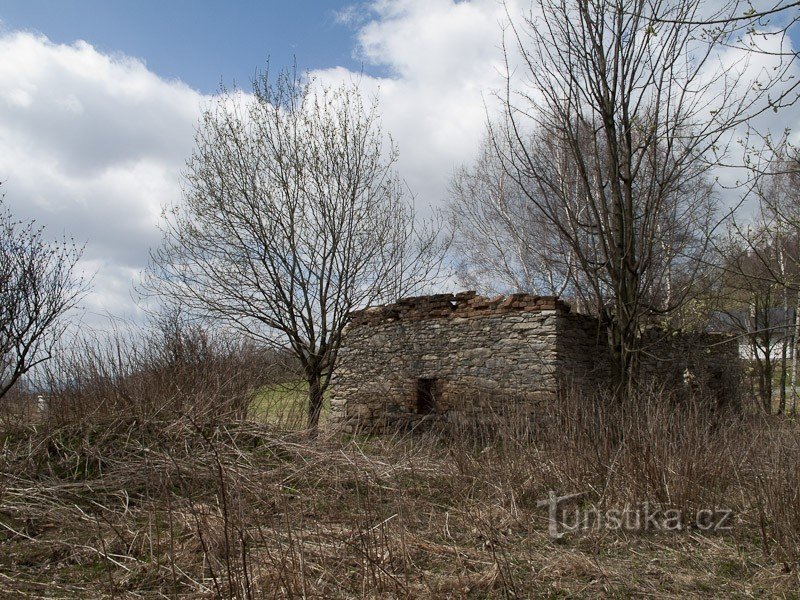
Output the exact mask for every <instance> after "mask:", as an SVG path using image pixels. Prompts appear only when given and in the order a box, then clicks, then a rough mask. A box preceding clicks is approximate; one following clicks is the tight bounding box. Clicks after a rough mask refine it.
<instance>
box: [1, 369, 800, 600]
mask: <svg viewBox="0 0 800 600" xmlns="http://www.w3.org/2000/svg"><path fill="white" fill-rule="evenodd" d="M302 392H303V390H302V386H287V385H281V386H270V387H269V388H264V389H262V390H261V391H260V393H259V395H258V399H257V401H258V402H259V404H258V406H257V407H256V409H255V410H253V411H252V413H253V416H254V417H255V418H254V419H251V420H249V421H229V422H228V421H226V422H220V421H213V422H208V423H198V422H197V421H196V420H193V419H187V418H182V417H174V418H170V419H161V420H158V419H151V420H142V419H140V418H136V417H135V416H132V415H126V414H119V413H115V414H107V415H105V416H102V417H100V416H96V415H94V414H93V415H92V418H91V419H83V420H81V421H79V422H74V423H59V424H48V423H47V422H42V423H40V424H36V425H31V424H27V425H26V424H24V423H19V422H17V423H16V426H15V424H14V423H10V424H9V426H8V427H7V429H6V430H5V431H3V432H2V433H0V598H4V599H5V598H12V599H13V598H91V599H94V598H109V597H111V598H126V599H127V598H131V599H133V598H242V599H247V600H250V599H262V598H263V599H268V598H269V599H272V598H341V599H349V598H369V599H377V598H454V599H476V600H478V599H483V598H503V599H509V598H598V597H612V598H647V597H652V598H675V599H678V598H709V597H726V598H761V597H764V598H766V597H769V598H773V597H777V598H798V597H800V595H799V594H798V590H799V589H800V577H798V567H799V566H800V493H799V492H798V490H800V462H799V461H798V456H800V426H798V423H796V422H794V421H793V420H789V419H781V418H778V417H773V418H765V417H763V416H758V415H727V416H722V417H721V416H720V415H719V414H718V413H707V412H703V410H701V409H697V410H695V409H693V408H692V407H691V406H689V407H674V408H670V406H669V405H667V404H666V403H664V402H663V399H658V398H655V399H645V400H643V401H642V403H641V404H636V405H634V406H630V407H625V406H618V405H616V404H612V405H608V406H605V405H598V406H595V407H592V410H587V405H586V404H581V402H582V401H581V400H580V399H575V400H574V401H572V400H569V399H565V400H564V403H563V404H562V403H554V404H552V405H548V408H549V409H551V412H550V413H548V414H544V415H542V418H541V420H539V421H538V422H537V423H536V427H535V428H534V429H531V427H530V425H531V423H530V421H528V420H519V421H514V420H508V419H505V418H504V419H502V420H498V421H496V422H494V423H490V424H489V425H488V426H487V427H483V426H481V427H476V426H474V425H469V424H463V425H458V426H454V428H452V429H442V430H433V429H432V430H429V431H427V432H424V433H421V432H397V433H395V434H393V435H385V436H366V435H363V436H362V435H359V436H341V435H336V434H335V432H332V431H322V432H321V433H320V434H319V435H317V436H308V435H306V434H305V433H304V432H301V431H293V430H290V429H291V428H289V427H285V426H284V424H285V423H286V422H290V421H291V420H292V419H293V418H300V417H303V416H304V415H303V414H302V411H301V410H300V408H301V407H302V406H304V397H303V393H302ZM159 414H160V413H159ZM715 419H716V420H715ZM276 423H277V425H276ZM619 424H623V425H624V430H621V429H620V428H619V427H618V426H617V425H619ZM551 491H553V492H556V493H557V494H558V495H567V494H571V493H579V494H580V496H579V498H577V499H575V500H574V501H569V502H568V503H565V504H564V509H565V510H568V512H567V513H565V514H564V515H563V516H564V520H565V521H571V519H570V518H569V514H571V513H570V512H569V511H573V510H577V509H581V510H584V511H588V510H593V509H596V510H598V511H606V512H607V511H609V510H620V509H622V508H625V507H633V508H635V509H636V508H638V507H640V505H641V503H642V502H648V503H651V505H654V506H657V507H659V508H661V509H666V508H667V507H673V508H676V509H680V510H681V514H682V515H683V516H684V517H685V520H684V521H682V522H681V527H680V529H679V530H670V531H666V530H643V529H635V528H634V529H626V528H616V529H615V528H607V527H593V528H591V529H587V530H583V531H574V532H567V533H565V535H564V536H563V537H560V538H555V537H552V536H551V535H550V531H549V521H548V516H549V515H548V509H547V507H543V506H542V505H541V504H540V502H541V501H542V500H543V499H546V498H547V497H548V495H549V493H550V492H551ZM706 509H729V510H732V511H733V513H732V514H733V518H732V521H731V522H730V525H731V527H730V529H726V530H721V531H706V530H703V529H702V528H701V527H698V526H695V525H694V524H693V522H694V521H695V517H696V516H697V515H698V514H699V512H700V511H703V510H706ZM562 531H565V530H562Z"/></svg>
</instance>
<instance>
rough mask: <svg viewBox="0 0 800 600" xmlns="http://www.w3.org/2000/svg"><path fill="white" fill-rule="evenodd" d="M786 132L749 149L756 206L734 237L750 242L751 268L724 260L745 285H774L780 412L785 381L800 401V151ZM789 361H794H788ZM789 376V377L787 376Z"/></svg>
mask: <svg viewBox="0 0 800 600" xmlns="http://www.w3.org/2000/svg"><path fill="white" fill-rule="evenodd" d="M787 137H788V136H787V134H786V133H784V135H783V136H782V137H781V138H779V139H778V140H777V141H773V140H772V139H771V138H770V137H769V136H767V137H766V138H765V143H764V146H763V147H762V148H761V149H759V151H758V152H754V153H753V154H751V160H750V161H749V162H748V169H749V170H750V171H751V172H752V177H751V181H752V185H751V186H750V188H749V190H748V194H747V195H746V198H747V197H750V198H755V201H756V212H755V214H754V216H753V217H752V218H751V219H749V220H748V223H747V224H746V225H742V224H740V223H739V222H737V220H736V219H734V220H732V226H731V233H730V236H729V237H731V238H734V239H735V240H736V241H737V243H738V244H740V245H741V246H743V247H744V248H746V250H747V254H748V256H749V261H750V262H751V263H757V264H758V268H757V269H756V268H755V267H753V266H751V267H750V268H749V270H748V272H747V273H745V272H742V270H741V269H737V268H735V265H730V264H728V265H726V269H730V270H732V271H733V276H734V278H735V277H736V276H737V275H739V274H742V275H744V276H746V279H749V280H752V281H745V283H746V287H749V288H752V287H759V288H760V289H762V290H763V289H767V288H769V289H774V290H775V291H774V292H772V295H771V301H772V303H773V304H772V306H770V307H769V309H770V310H771V311H773V312H774V313H775V314H781V315H782V318H781V319H780V321H777V320H775V319H773V321H774V322H773V323H770V328H771V329H772V330H774V331H770V335H771V336H772V338H773V339H776V340H779V341H780V343H781V347H780V349H781V359H780V373H779V375H780V388H779V392H780V404H779V412H783V411H784V410H785V409H786V388H787V383H788V385H789V388H790V390H791V393H792V404H791V412H792V413H794V412H795V411H796V405H797V369H798V367H797V362H798V357H797V339H798V337H800V336H798V333H800V314H798V313H800V311H799V310H798V308H800V152H798V149H797V148H796V147H794V146H792V145H791V144H790V143H789V142H788V139H787ZM789 361H791V366H789ZM787 380H788V381H787Z"/></svg>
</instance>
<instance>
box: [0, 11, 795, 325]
mask: <svg viewBox="0 0 800 600" xmlns="http://www.w3.org/2000/svg"><path fill="white" fill-rule="evenodd" d="M522 5H523V2H522V0H520V2H519V4H512V5H511V8H510V10H512V11H513V10H518V8H515V7H516V6H522ZM339 18H340V20H341V21H342V22H346V23H347V24H349V26H351V27H355V28H356V31H357V36H356V37H357V47H356V48H355V49H354V53H355V54H356V56H357V57H359V58H361V59H362V60H364V61H365V62H366V63H368V64H369V65H372V66H374V67H375V70H374V71H372V72H379V73H386V76H382V77H378V76H369V75H364V74H358V73H353V72H351V71H348V70H347V69H344V68H336V69H327V70H320V71H316V72H315V73H313V75H314V76H316V77H317V79H318V80H319V81H321V82H329V83H335V82H338V81H341V80H343V79H357V80H359V81H360V83H361V85H362V86H363V87H364V89H365V90H366V91H371V92H373V93H375V94H377V95H378V97H379V100H380V107H381V112H382V114H383V123H384V127H385V129H386V130H387V131H388V132H390V133H391V134H392V135H393V137H394V139H395V141H396V143H397V145H398V147H399V150H400V164H399V168H400V173H401V176H402V177H404V179H405V180H406V182H407V183H408V185H409V187H410V188H411V190H412V191H413V192H414V193H415V194H416V195H417V202H418V205H419V206H421V207H424V206H427V205H433V206H442V205H443V204H444V202H445V201H446V198H447V187H448V183H449V180H450V177H451V175H452V173H453V171H454V170H455V169H456V168H457V167H459V166H461V165H463V164H468V163H471V162H472V161H473V160H474V158H475V157H476V154H477V150H478V144H479V142H480V140H481V138H482V137H483V135H484V130H485V122H486V110H487V109H488V110H489V111H490V112H491V111H493V110H495V109H496V108H497V104H496V100H495V99H494V97H493V94H492V92H493V91H495V90H501V89H502V86H503V77H502V73H503V72H504V70H505V66H504V63H503V54H502V50H501V43H502V32H503V28H502V23H504V22H505V21H506V11H505V8H504V7H503V6H502V5H501V4H500V3H499V2H497V0H472V1H458V2H457V1H452V0H377V1H373V2H367V3H361V4H358V5H355V8H353V9H351V10H349V11H348V10H345V11H342V12H341V13H340V15H339ZM730 56H732V55H730ZM734 58H735V57H734ZM755 66H763V65H762V64H761V63H755V62H754V63H753V64H752V65H751V67H755ZM211 100H212V99H211V98H210V97H207V96H203V95H202V94H200V93H199V92H197V91H195V90H192V89H191V88H189V87H188V86H186V85H185V84H183V83H181V82H180V81H168V80H164V79H162V78H160V77H158V76H157V75H155V74H154V73H153V72H151V71H150V70H148V68H147V66H146V65H145V64H144V63H143V62H142V61H141V60H138V59H135V58H131V57H128V56H124V55H109V54H104V53H102V52H100V51H98V50H97V49H96V48H94V47H93V46H91V45H90V44H89V43H87V42H83V41H78V42H75V43H74V44H70V45H62V44H54V43H52V42H50V41H49V40H47V39H46V38H45V37H43V36H40V35H35V34H31V33H24V32H11V33H6V34H2V35H0V149H2V152H0V180H2V181H3V182H4V184H3V186H2V188H0V191H3V192H4V193H5V195H6V201H7V203H8V204H9V205H10V207H11V208H12V210H13V211H14V212H15V214H17V215H18V216H19V217H21V218H36V219H37V220H39V221H40V222H41V223H42V224H44V225H46V226H47V227H48V231H49V232H50V233H51V234H54V235H59V234H61V233H62V232H64V233H67V234H69V235H71V236H73V237H74V238H75V239H76V240H78V241H79V242H84V241H85V242H86V243H87V246H86V255H85V261H84V267H85V268H86V269H87V271H88V272H92V273H95V272H96V274H97V275H96V278H95V285H94V292H93V294H92V295H91V297H90V298H89V299H88V300H87V303H86V305H87V308H88V309H89V310H90V311H91V312H93V313H104V312H109V313H112V314H116V315H128V316H130V315H132V314H135V309H134V306H133V302H132V301H131V298H130V289H131V284H132V282H133V281H134V279H135V278H136V277H137V274H138V272H139V270H140V269H141V268H143V267H144V266H145V264H146V262H147V257H148V250H149V248H150V247H152V246H154V245H156V244H158V242H159V239H160V233H159V231H158V228H157V223H158V221H159V215H160V208H161V206H162V205H164V204H168V203H171V202H173V201H175V200H177V199H178V198H179V197H180V178H181V172H182V170H183V168H184V164H185V161H186V159H187V158H188V156H189V155H190V153H191V150H192V144H193V131H194V127H195V125H196V123H197V119H198V118H199V115H200V112H201V109H202V107H203V106H204V105H206V104H207V103H208V102H210V101H211ZM763 119H764V122H765V124H767V125H770V126H772V125H775V126H779V127H780V128H781V129H782V128H783V126H785V125H796V124H797V123H798V122H800V106H796V107H793V108H792V109H791V110H787V111H783V112H781V113H780V114H779V115H773V114H771V113H769V114H765V115H764V117H763Z"/></svg>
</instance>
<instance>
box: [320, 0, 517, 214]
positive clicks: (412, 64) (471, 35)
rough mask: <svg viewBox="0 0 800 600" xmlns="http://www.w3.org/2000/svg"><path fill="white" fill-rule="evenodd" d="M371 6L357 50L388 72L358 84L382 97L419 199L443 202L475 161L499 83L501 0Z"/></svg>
mask: <svg viewBox="0 0 800 600" xmlns="http://www.w3.org/2000/svg"><path fill="white" fill-rule="evenodd" d="M359 8H360V9H361V14H362V18H363V14H364V10H365V9H364V6H363V5H360V6H359ZM369 10H370V11H371V15H372V18H371V19H369V20H366V21H363V23H362V24H361V27H360V29H359V30H358V35H357V41H358V47H357V48H356V50H355V52H356V55H357V56H358V57H359V58H361V59H363V60H364V61H365V62H366V63H368V64H370V65H373V66H375V67H380V68H381V69H383V70H386V72H387V73H389V75H388V76H386V77H369V76H366V75H363V76H360V81H361V84H362V86H363V87H364V88H365V89H366V90H370V91H372V92H375V93H377V95H378V97H379V100H380V108H381V113H382V115H383V124H384V127H385V129H386V130H387V131H388V132H389V133H391V134H392V136H393V137H394V139H395V141H396V143H397V145H398V148H399V150H400V163H399V168H400V174H401V176H402V177H404V179H405V180H406V182H407V183H408V185H409V187H410V188H411V190H412V191H413V192H414V193H415V194H416V195H417V201H418V204H420V205H421V206H426V205H434V206H441V205H442V204H443V203H444V201H445V199H446V197H447V186H448V182H449V179H450V177H451V175H452V173H453V171H454V170H455V169H456V168H457V167H458V166H460V165H462V164H465V163H468V162H471V161H472V160H473V159H474V158H475V156H476V153H477V148H478V143H479V141H480V139H481V137H482V136H483V132H484V129H485V123H486V118H485V116H486V113H485V110H486V105H487V104H488V105H490V106H491V105H492V104H493V98H492V91H493V90H496V89H498V88H500V87H501V85H502V81H503V80H502V77H501V73H502V72H503V70H504V66H503V61H502V52H501V50H500V44H501V41H502V37H501V34H502V29H501V27H500V24H501V23H502V22H503V21H504V20H505V9H504V8H503V7H502V6H501V5H500V4H499V3H498V2H496V0H475V1H472V2H452V1H450V0H391V1H389V0H380V1H378V2H373V3H371V4H370V5H369ZM354 12H356V11H352V10H351V11H347V12H346V13H344V14H345V15H349V17H348V18H350V19H352V18H353V17H352V14H353V13H354ZM314 75H315V76H316V77H317V78H318V80H320V81H322V82H328V83H334V82H336V81H340V80H342V79H347V78H353V77H357V76H358V75H357V74H354V73H351V72H349V71H347V70H345V69H341V68H340V69H329V70H324V71H316V72H315V73H314Z"/></svg>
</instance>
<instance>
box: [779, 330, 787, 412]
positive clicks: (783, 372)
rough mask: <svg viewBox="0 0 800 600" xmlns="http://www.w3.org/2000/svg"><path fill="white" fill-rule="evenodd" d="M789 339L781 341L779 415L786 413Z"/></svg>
mask: <svg viewBox="0 0 800 600" xmlns="http://www.w3.org/2000/svg"><path fill="white" fill-rule="evenodd" d="M788 342H789V340H788V338H786V337H784V338H783V340H782V341H781V380H780V386H781V387H780V390H779V391H780V403H779V404H778V414H779V415H782V414H784V413H785V412H786V366H787V363H786V350H787V348H788Z"/></svg>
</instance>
